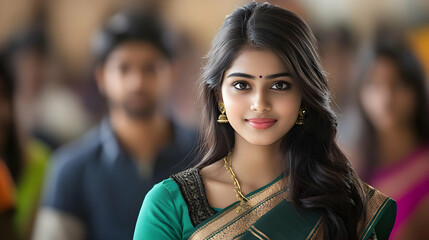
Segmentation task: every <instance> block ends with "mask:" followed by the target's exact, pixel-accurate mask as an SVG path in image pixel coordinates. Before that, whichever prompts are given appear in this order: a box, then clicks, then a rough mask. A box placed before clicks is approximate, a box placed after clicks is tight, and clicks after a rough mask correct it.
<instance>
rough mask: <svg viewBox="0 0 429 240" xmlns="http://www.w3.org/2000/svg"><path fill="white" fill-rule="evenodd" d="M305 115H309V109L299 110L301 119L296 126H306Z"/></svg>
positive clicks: (299, 118)
mask: <svg viewBox="0 0 429 240" xmlns="http://www.w3.org/2000/svg"><path fill="white" fill-rule="evenodd" d="M305 115H307V109H306V108H305V107H302V108H301V109H299V117H298V120H296V122H295V124H296V125H304V124H305V122H304V120H305Z"/></svg>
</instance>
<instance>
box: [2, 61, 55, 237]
mask: <svg viewBox="0 0 429 240" xmlns="http://www.w3.org/2000/svg"><path fill="white" fill-rule="evenodd" d="M1 55H2V56H4V55H3V54H1ZM5 60H6V59H5V58H4V57H0V158H1V159H2V160H1V161H3V162H4V163H5V165H6V166H7V168H8V172H9V173H10V175H11V177H12V179H13V188H14V189H13V193H12V194H15V196H14V197H13V196H12V197H13V199H14V203H13V204H14V211H13V226H14V228H13V229H10V228H9V230H14V231H15V233H16V234H17V235H18V236H19V237H20V238H22V239H28V238H29V236H30V235H29V234H30V232H31V229H32V225H33V219H34V215H35V211H36V209H37V206H38V202H39V195H40V190H41V187H42V183H43V178H44V173H45V169H46V166H47V160H48V157H49V155H50V150H49V149H48V148H47V147H46V146H45V145H44V144H42V143H40V142H38V141H36V140H34V139H33V138H31V137H29V136H27V135H26V134H25V133H23V132H22V131H20V127H19V124H18V121H17V119H16V112H15V104H14V96H15V92H16V91H15V82H14V80H13V76H12V74H10V73H11V71H10V69H9V68H8V67H7V64H6V62H5ZM2 184H3V183H2ZM12 210H13V209H12ZM1 236H2V237H3V235H1Z"/></svg>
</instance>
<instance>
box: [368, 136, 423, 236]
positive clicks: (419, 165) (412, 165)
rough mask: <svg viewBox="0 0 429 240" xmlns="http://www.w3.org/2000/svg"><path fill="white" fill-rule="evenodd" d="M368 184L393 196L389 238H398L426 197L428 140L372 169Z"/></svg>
mask: <svg viewBox="0 0 429 240" xmlns="http://www.w3.org/2000/svg"><path fill="white" fill-rule="evenodd" d="M370 184H371V185H372V186H374V187H375V188H377V189H378V190H380V191H381V192H383V193H384V194H387V195H389V196H390V197H391V198H393V199H394V200H396V203H397V206H398V208H397V215H396V222H395V225H394V227H393V230H392V233H391V235H390V239H399V238H400V237H401V235H402V234H401V232H402V231H404V228H405V227H407V224H408V223H409V220H410V218H411V217H412V216H413V214H414V213H415V211H416V209H417V208H418V207H419V205H420V204H421V203H422V202H423V201H424V200H425V199H426V200H428V197H429V143H426V144H423V145H422V146H420V147H418V148H417V149H415V150H414V151H413V152H412V153H410V154H409V155H408V156H406V157H405V158H403V159H402V160H400V161H398V162H397V163H394V164H393V165H390V166H386V167H384V168H378V169H376V170H375V172H374V174H373V177H372V178H371V180H370Z"/></svg>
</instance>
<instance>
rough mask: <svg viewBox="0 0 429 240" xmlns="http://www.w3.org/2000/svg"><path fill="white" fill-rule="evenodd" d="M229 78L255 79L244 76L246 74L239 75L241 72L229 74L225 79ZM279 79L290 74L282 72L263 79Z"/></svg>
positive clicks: (250, 76) (247, 75)
mask: <svg viewBox="0 0 429 240" xmlns="http://www.w3.org/2000/svg"><path fill="white" fill-rule="evenodd" d="M230 77H242V78H248V79H255V78H256V77H255V76H252V75H249V74H246V73H241V72H235V73H231V74H229V75H228V77H227V78H230ZM279 77H290V73H288V72H283V73H276V74H272V75H268V76H266V77H265V78H266V79H274V78H279ZM259 78H262V75H260V76H259Z"/></svg>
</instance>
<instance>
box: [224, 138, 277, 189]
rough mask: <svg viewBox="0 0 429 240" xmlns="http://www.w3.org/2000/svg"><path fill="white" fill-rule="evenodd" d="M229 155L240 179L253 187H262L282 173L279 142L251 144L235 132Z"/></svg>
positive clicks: (241, 182) (242, 182)
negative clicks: (262, 144) (265, 144)
mask: <svg viewBox="0 0 429 240" xmlns="http://www.w3.org/2000/svg"><path fill="white" fill-rule="evenodd" d="M235 139H236V140H235V146H234V150H233V152H232V155H231V162H232V168H233V170H234V172H235V174H236V176H237V178H238V179H239V180H240V184H247V185H250V186H253V187H255V188H259V187H262V186H264V185H266V184H267V183H269V182H271V181H272V180H274V179H275V178H276V177H278V176H279V175H280V174H281V173H282V167H281V165H280V154H279V149H280V142H276V143H274V144H272V145H268V146H260V145H253V144H251V143H249V142H247V141H246V140H245V139H243V138H242V137H241V136H239V135H238V134H236V137H235Z"/></svg>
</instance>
